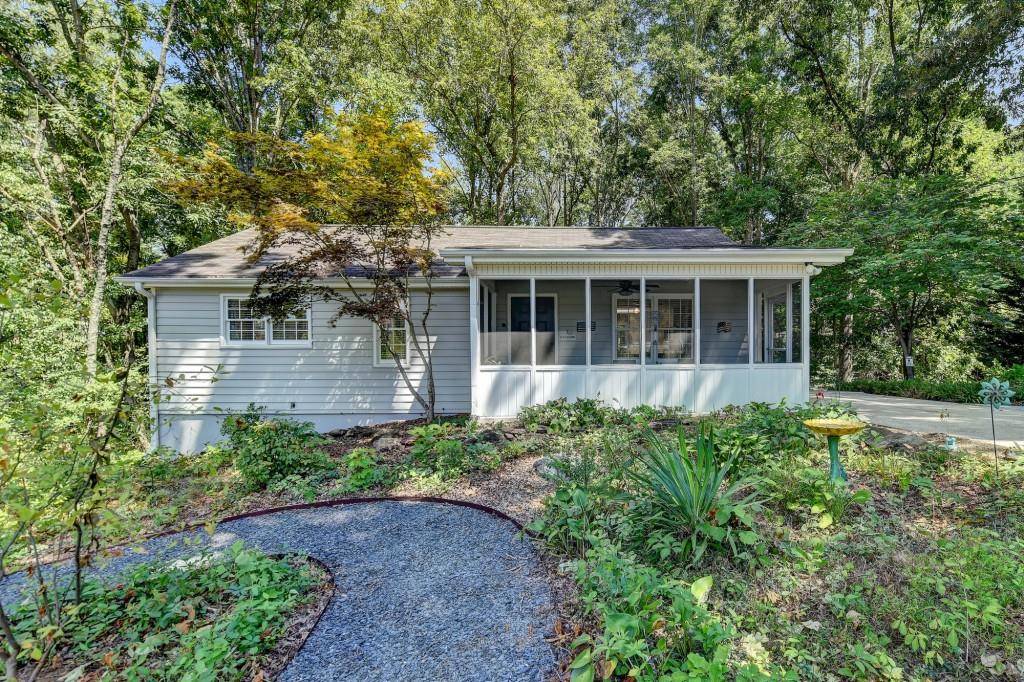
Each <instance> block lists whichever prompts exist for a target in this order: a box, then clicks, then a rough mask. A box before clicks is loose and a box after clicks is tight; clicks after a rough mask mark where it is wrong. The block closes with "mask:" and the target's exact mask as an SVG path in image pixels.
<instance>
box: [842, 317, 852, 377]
mask: <svg viewBox="0 0 1024 682" xmlns="http://www.w3.org/2000/svg"><path fill="white" fill-rule="evenodd" d="M839 344H840V345H839V367H840V371H839V380H840V381H843V382H847V381H853V313H847V314H846V315H843V328H842V335H841V337H840V342H839Z"/></svg>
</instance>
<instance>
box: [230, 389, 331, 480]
mask: <svg viewBox="0 0 1024 682" xmlns="http://www.w3.org/2000/svg"><path fill="white" fill-rule="evenodd" d="M221 433H223V434H224V435H225V436H227V439H228V447H229V448H230V449H231V451H232V453H233V455H234V462H235V467H236V468H237V469H238V472H239V473H240V474H241V475H242V480H243V481H244V482H245V486H246V489H248V490H263V489H264V488H266V487H267V485H268V484H270V483H271V482H273V481H279V480H281V479H284V478H287V477H288V476H296V475H297V476H309V475H312V474H325V473H328V472H330V471H331V470H332V469H334V468H335V466H334V463H333V462H332V461H331V458H330V457H328V456H327V454H326V453H325V452H324V451H323V450H322V449H321V448H322V447H323V446H324V445H326V444H327V443H328V442H329V441H328V440H327V439H326V438H324V437H323V436H321V435H320V434H319V433H317V431H316V429H315V428H314V427H313V424H311V423H310V422H297V421H293V420H291V419H263V418H262V415H261V414H260V413H259V412H258V411H257V410H254V409H250V410H248V411H247V412H245V413H243V414H240V415H229V416H228V417H225V419H224V423H223V425H222V426H221Z"/></svg>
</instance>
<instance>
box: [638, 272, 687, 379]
mask: <svg viewBox="0 0 1024 682" xmlns="http://www.w3.org/2000/svg"><path fill="white" fill-rule="evenodd" d="M693 288H694V287H693V281H692V280H684V281H680V280H650V279H649V280H647V313H646V315H645V317H646V322H647V334H646V339H645V343H646V345H647V348H646V353H647V364H648V365H673V364H689V363H692V362H693V338H694V333H693V331H694V330H693V323H694V310H693Z"/></svg>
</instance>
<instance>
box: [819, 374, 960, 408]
mask: <svg viewBox="0 0 1024 682" xmlns="http://www.w3.org/2000/svg"><path fill="white" fill-rule="evenodd" d="M839 390H842V391H861V392H863V393H875V394H878V395H894V396H899V397H901V398H920V399H922V400H944V401H946V402H951V403H976V402H978V384H977V382H974V381H942V382H931V381H924V380H922V379H910V380H891V381H878V380H870V379H858V380H857V381H850V382H846V383H843V384H840V385H839Z"/></svg>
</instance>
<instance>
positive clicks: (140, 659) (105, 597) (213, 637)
mask: <svg viewBox="0 0 1024 682" xmlns="http://www.w3.org/2000/svg"><path fill="white" fill-rule="evenodd" d="M317 582H318V581H317V580H316V578H315V577H314V576H313V575H312V574H311V573H310V571H309V569H308V568H307V567H306V566H304V565H303V564H302V563H301V562H298V561H293V560H290V559H274V558H269V557H266V556H264V555H262V554H260V553H258V552H254V551H252V550H247V549H243V548H242V546H241V544H240V543H239V544H236V545H235V546H233V547H231V548H230V549H229V550H228V551H227V552H226V553H225V555H224V556H221V557H212V556H207V557H200V558H199V559H198V560H197V561H195V562H192V563H190V564H188V565H183V566H182V565H175V564H157V563H154V564H142V565H140V566H138V567H136V568H135V569H133V570H131V571H130V572H129V573H128V574H127V575H126V576H124V578H123V580H122V581H121V582H119V583H118V584H117V585H115V586H114V587H110V586H108V585H105V584H104V583H102V582H101V581H98V580H90V581H88V582H87V583H86V585H85V589H84V590H83V595H82V601H81V602H80V603H79V604H76V605H74V606H71V605H68V606H67V607H65V609H64V613H63V614H62V618H61V619H60V623H61V625H60V627H59V628H55V627H53V626H52V625H51V624H50V622H49V621H45V620H41V619H40V617H39V613H38V608H37V605H36V603H35V602H34V601H28V602H26V603H25V604H24V606H23V607H22V608H21V609H20V610H18V611H17V612H16V613H15V614H14V619H15V629H16V630H17V631H18V633H19V634H21V635H23V637H22V640H21V641H22V642H24V646H25V649H24V651H23V653H22V655H23V657H24V659H25V660H26V661H38V660H40V659H48V658H50V657H56V660H62V661H63V666H64V670H66V671H69V672H70V671H73V673H72V674H74V675H77V676H78V677H79V678H80V677H81V676H83V675H87V676H88V675H96V676H97V678H96V679H100V677H99V676H103V677H102V678H103V679H123V680H160V679H174V680H183V681H184V680H190V681H193V682H200V681H201V680H211V681H212V680H218V681H220V680H243V679H252V678H253V677H254V676H255V675H256V674H257V673H258V672H259V669H260V661H261V658H260V657H261V655H263V654H266V653H267V652H268V651H270V650H271V649H273V647H274V645H275V644H276V642H277V639H278V638H279V637H280V636H281V634H282V631H283V628H284V624H285V619H286V617H287V616H288V613H289V611H291V610H292V609H294V608H295V607H296V606H298V605H300V604H302V603H304V602H307V601H309V600H310V599H311V592H310V590H311V588H314V587H317Z"/></svg>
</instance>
